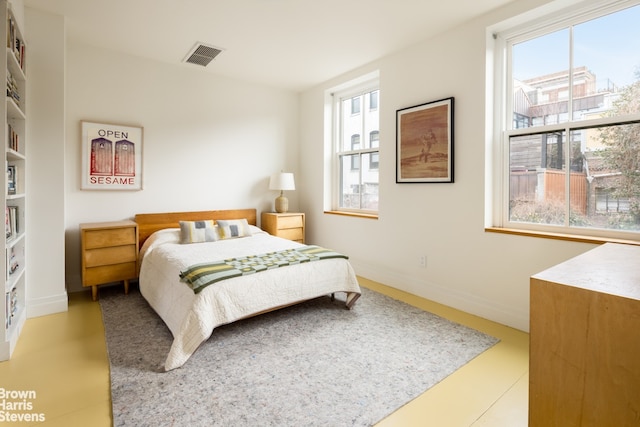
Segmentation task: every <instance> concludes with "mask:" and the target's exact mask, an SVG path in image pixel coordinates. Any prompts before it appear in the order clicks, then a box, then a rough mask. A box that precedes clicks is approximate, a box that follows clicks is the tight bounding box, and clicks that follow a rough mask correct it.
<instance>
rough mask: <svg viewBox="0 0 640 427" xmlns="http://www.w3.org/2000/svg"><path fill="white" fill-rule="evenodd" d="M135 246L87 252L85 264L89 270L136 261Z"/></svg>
mask: <svg viewBox="0 0 640 427" xmlns="http://www.w3.org/2000/svg"><path fill="white" fill-rule="evenodd" d="M136 256H137V255H136V247H135V245H126V246H113V247H110V248H97V249H91V250H88V251H85V253H84V262H85V266H86V267H87V268H89V267H97V266H100V265H111V264H120V263H122V262H135V261H136Z"/></svg>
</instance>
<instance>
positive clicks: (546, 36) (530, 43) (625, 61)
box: [493, 1, 640, 239]
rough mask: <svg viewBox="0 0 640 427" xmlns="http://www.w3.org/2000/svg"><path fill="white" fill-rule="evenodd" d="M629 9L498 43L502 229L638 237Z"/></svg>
mask: <svg viewBox="0 0 640 427" xmlns="http://www.w3.org/2000/svg"><path fill="white" fill-rule="evenodd" d="M623 3H624V5H626V6H627V7H626V8H622V7H621V6H620V4H623ZM629 3H630V2H628V1H626V2H615V4H611V5H609V6H607V7H603V6H602V2H601V3H600V5H599V8H597V9H594V8H592V9H591V10H582V11H577V12H576V11H575V10H574V11H571V12H568V13H555V14H553V18H549V17H547V18H546V19H542V20H537V21H536V22H544V24H538V25H532V26H529V27H523V26H519V27H518V29H517V30H509V29H506V30H504V31H502V32H498V33H497V34H496V37H495V38H496V52H497V53H498V55H497V62H496V64H506V65H505V67H504V69H502V68H500V69H498V74H499V75H502V76H504V81H503V82H501V83H500V84H497V85H496V86H497V87H503V88H506V89H505V90H503V91H502V92H501V93H498V94H497V99H499V100H501V102H497V103H496V113H495V114H499V111H504V112H505V113H504V116H503V117H502V120H501V121H502V123H503V124H502V128H501V129H499V131H498V132H496V150H497V152H501V153H503V154H502V157H501V161H502V167H499V168H498V170H499V172H498V173H497V174H496V175H494V180H495V182H496V186H494V192H493V194H494V195H496V196H497V197H496V200H494V202H495V203H494V205H493V206H494V217H493V221H494V223H495V224H496V225H498V226H500V227H507V228H516V229H526V230H539V231H556V232H561V233H571V234H582V235H591V236H600V237H605V238H606V237H613V238H616V237H618V238H633V239H638V238H640V102H638V99H640V59H639V58H640V57H638V54H637V52H639V51H640V26H638V24H637V23H638V22H640V6H638V2H635V6H632V7H628V6H629ZM616 5H618V6H616ZM550 19H553V20H550ZM499 117H501V116H499Z"/></svg>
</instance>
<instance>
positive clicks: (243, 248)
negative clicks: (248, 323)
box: [139, 226, 360, 371]
mask: <svg viewBox="0 0 640 427" xmlns="http://www.w3.org/2000/svg"><path fill="white" fill-rule="evenodd" d="M251 230H252V233H253V234H252V236H251V237H245V238H240V239H230V240H221V241H217V242H211V243H193V244H180V243H179V242H180V232H179V229H167V230H161V231H158V232H156V233H154V234H153V235H152V236H150V237H149V238H148V239H147V241H146V242H145V244H144V245H143V247H142V248H141V250H140V257H141V260H140V261H141V267H140V278H139V283H140V292H141V293H142V295H143V296H144V298H145V299H146V300H147V301H148V302H149V304H150V305H151V307H153V309H154V310H155V311H156V313H158V315H159V316H160V317H161V318H162V320H164V322H165V323H166V325H167V326H168V327H169V330H170V331H171V333H172V334H173V338H174V340H173V344H172V346H171V350H170V351H169V355H168V356H167V359H166V361H165V366H164V367H165V370H167V371H168V370H171V369H175V368H178V367H180V366H182V365H183V364H184V363H185V362H186V361H187V359H189V357H190V356H191V355H192V354H193V352H194V351H196V349H197V348H198V346H199V345H200V344H201V343H202V342H203V341H205V340H207V339H208V338H209V337H210V336H211V334H212V333H213V329H214V328H216V327H217V326H220V325H223V324H227V323H231V322H233V321H235V320H238V319H242V318H244V317H248V316H251V315H253V314H256V313H260V312H262V311H266V310H269V309H272V308H276V307H281V306H284V305H288V304H292V303H296V302H301V301H305V300H308V299H311V298H315V297H319V296H322V295H327V294H331V293H334V292H346V293H347V305H348V306H349V307H350V306H351V305H352V303H353V302H355V299H357V298H358V297H359V295H360V287H359V285H358V282H357V280H356V277H355V273H354V271H353V269H352V267H351V264H349V262H348V261H347V260H345V259H327V260H322V261H316V262H309V263H304V264H298V265H292V266H287V267H281V268H276V269H273V270H268V271H264V272H259V273H256V274H252V275H248V276H242V277H236V278H232V279H227V280H223V281H220V282H218V283H215V284H212V285H210V286H207V287H206V288H205V289H204V290H202V291H201V292H200V293H198V294H195V293H194V292H193V290H191V288H190V287H189V286H188V285H187V284H186V283H183V282H181V281H180V277H179V273H180V271H181V270H184V269H186V268H187V267H189V266H191V265H193V264H196V263H201V262H210V261H218V260H222V259H225V258H230V257H238V256H245V255H252V254H262V253H266V252H271V251H277V250H282V249H288V248H292V247H297V246H301V245H300V244H299V243H296V242H292V241H289V240H285V239H281V238H278V237H274V236H271V235H269V234H267V233H265V232H263V231H262V230H260V229H259V228H257V227H253V226H252V227H251Z"/></svg>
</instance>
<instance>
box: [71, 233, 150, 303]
mask: <svg viewBox="0 0 640 427" xmlns="http://www.w3.org/2000/svg"><path fill="white" fill-rule="evenodd" d="M80 240H81V242H82V245H81V251H82V286H85V287H87V286H91V296H92V297H93V300H94V301H95V300H96V299H97V297H98V285H100V284H105V283H111V282H119V281H124V292H125V293H129V279H135V278H136V277H137V273H138V269H137V264H138V224H136V223H135V222H133V221H116V222H96V223H90V224H80Z"/></svg>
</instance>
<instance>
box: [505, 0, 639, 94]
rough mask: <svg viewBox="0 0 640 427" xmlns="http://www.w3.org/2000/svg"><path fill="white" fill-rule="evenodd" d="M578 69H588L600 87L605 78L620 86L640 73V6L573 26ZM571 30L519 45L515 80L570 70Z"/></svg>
mask: <svg viewBox="0 0 640 427" xmlns="http://www.w3.org/2000/svg"><path fill="white" fill-rule="evenodd" d="M573 31H574V34H573V37H574V67H580V66H583V65H584V66H586V67H587V68H588V69H590V70H591V71H592V72H593V73H594V74H595V75H596V80H597V81H598V83H597V86H598V87H599V88H600V87H603V86H604V84H605V82H604V80H605V79H609V80H611V81H612V82H613V83H615V84H616V85H617V86H618V87H622V86H626V85H628V84H631V83H633V82H634V81H636V80H638V79H639V78H640V77H638V75H637V74H638V73H640V5H639V6H634V7H632V8H628V9H624V10H622V11H619V12H616V13H613V14H610V15H606V16H603V17H601V18H598V19H595V20H592V21H587V22H584V23H582V24H578V25H575V26H574V27H573ZM569 34H570V31H569V29H564V30H559V31H556V32H555V33H551V34H548V35H546V36H543V37H539V38H537V39H534V40H530V41H526V42H523V43H519V44H517V45H515V46H514V49H513V64H514V77H515V78H516V79H518V80H526V79H529V78H532V77H537V76H541V75H545V74H551V73H554V72H558V71H563V70H567V69H568V68H569Z"/></svg>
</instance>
